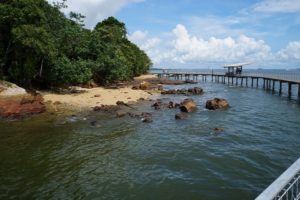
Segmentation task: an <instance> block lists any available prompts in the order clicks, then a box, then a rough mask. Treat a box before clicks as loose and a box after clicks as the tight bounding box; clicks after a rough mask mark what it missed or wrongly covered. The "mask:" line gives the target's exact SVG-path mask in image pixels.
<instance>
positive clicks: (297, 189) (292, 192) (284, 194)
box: [255, 158, 300, 200]
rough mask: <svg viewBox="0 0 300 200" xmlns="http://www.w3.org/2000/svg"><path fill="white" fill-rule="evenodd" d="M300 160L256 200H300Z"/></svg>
mask: <svg viewBox="0 0 300 200" xmlns="http://www.w3.org/2000/svg"><path fill="white" fill-rule="evenodd" d="M299 199H300V158H299V159H298V160H297V161H296V162H295V163H294V164H293V165H291V166H290V167H289V168H288V169H287V170H286V171H285V172H284V173H283V174H282V175H281V176H279V177H278V178H277V179H276V180H275V181H274V182H273V183H272V184H271V185H270V186H269V187H268V188H267V189H266V190H265V191H263V192H262V193H261V194H260V195H259V196H258V197H257V198H256V199H255V200H299Z"/></svg>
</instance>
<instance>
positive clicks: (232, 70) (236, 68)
mask: <svg viewBox="0 0 300 200" xmlns="http://www.w3.org/2000/svg"><path fill="white" fill-rule="evenodd" d="M250 64H251V63H237V64H229V65H224V68H225V69H227V72H226V73H225V76H240V75H241V74H242V72H243V66H244V65H250Z"/></svg>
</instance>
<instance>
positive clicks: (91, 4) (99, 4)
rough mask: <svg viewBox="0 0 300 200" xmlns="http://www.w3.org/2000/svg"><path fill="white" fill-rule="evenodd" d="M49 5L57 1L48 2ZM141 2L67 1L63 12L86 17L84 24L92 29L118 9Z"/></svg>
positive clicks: (126, 0) (121, 0)
mask: <svg viewBox="0 0 300 200" xmlns="http://www.w3.org/2000/svg"><path fill="white" fill-rule="evenodd" d="M48 1H49V2H50V3H52V2H54V1H57V0H48ZM142 1H143V0H68V1H67V5H68V8H67V9H65V10H64V11H65V12H66V13H68V12H70V11H74V12H78V13H81V14H83V15H84V16H86V19H85V24H86V26H87V27H89V28H93V27H94V26H95V25H96V23H97V22H99V21H102V20H103V19H105V18H107V17H109V16H113V15H115V14H116V13H117V12H118V11H119V10H120V9H122V8H123V7H125V6H126V5H128V4H131V3H138V2H142Z"/></svg>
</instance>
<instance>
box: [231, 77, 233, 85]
mask: <svg viewBox="0 0 300 200" xmlns="http://www.w3.org/2000/svg"><path fill="white" fill-rule="evenodd" d="M231 84H232V85H233V76H232V77H231Z"/></svg>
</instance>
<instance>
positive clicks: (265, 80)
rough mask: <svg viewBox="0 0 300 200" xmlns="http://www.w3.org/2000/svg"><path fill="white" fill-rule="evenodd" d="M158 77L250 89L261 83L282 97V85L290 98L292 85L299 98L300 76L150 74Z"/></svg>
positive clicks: (264, 74)
mask: <svg viewBox="0 0 300 200" xmlns="http://www.w3.org/2000/svg"><path fill="white" fill-rule="evenodd" d="M152 74H154V75H157V76H158V77H166V78H174V79H175V80H183V79H185V80H199V79H200V78H201V79H202V81H207V79H208V77H210V78H211V81H212V82H217V83H223V84H226V83H227V84H232V85H234V84H235V85H241V86H247V87H248V86H249V85H251V87H257V88H258V87H259V86H260V84H259V83H262V88H263V89H266V90H272V91H273V92H275V90H276V87H277V91H278V93H279V95H282V91H283V84H286V85H287V93H288V94H287V95H288V97H289V98H291V97H292V91H293V90H292V87H293V85H296V86H298V94H297V96H298V97H299V98H300V74H299V75H296V74H266V73H243V74H242V75H235V76H228V75H226V74H225V73H212V72H210V73H209V72H203V73H196V72H156V73H154V72H153V73H152Z"/></svg>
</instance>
